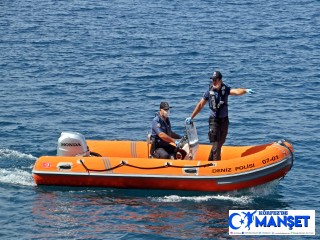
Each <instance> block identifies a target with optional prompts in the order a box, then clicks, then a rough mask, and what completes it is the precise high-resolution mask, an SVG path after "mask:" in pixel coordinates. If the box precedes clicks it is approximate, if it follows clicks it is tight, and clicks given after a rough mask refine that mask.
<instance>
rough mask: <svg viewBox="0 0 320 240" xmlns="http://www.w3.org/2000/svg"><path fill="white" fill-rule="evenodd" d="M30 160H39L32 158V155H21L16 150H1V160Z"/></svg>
mask: <svg viewBox="0 0 320 240" xmlns="http://www.w3.org/2000/svg"><path fill="white" fill-rule="evenodd" d="M2 158H6V159H28V160H36V159H37V158H36V157H34V156H32V155H31V154H25V153H21V152H18V151H15V150H10V149H0V159H2Z"/></svg>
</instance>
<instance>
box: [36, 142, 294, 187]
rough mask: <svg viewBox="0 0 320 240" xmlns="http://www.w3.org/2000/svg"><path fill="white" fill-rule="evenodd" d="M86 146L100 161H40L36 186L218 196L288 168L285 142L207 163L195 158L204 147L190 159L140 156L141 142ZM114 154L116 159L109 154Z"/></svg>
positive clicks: (230, 150)
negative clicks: (221, 192) (175, 192)
mask: <svg viewBox="0 0 320 240" xmlns="http://www.w3.org/2000/svg"><path fill="white" fill-rule="evenodd" d="M88 145H89V147H90V150H92V149H94V150H95V152H99V153H100V154H101V155H103V156H105V157H60V156H43V157H40V158H39V159H38V160H37V161H36V164H35V166H34V169H33V176H34V180H35V182H36V184H38V185H56V186H78V187H107V188H136V189H164V190H188V191H211V192H212V191H213V192H215V191H217V192H220V191H232V190H239V189H243V188H249V187H254V186H258V185H261V184H264V183H267V182H270V181H273V180H276V179H279V178H282V177H284V176H285V175H286V174H287V173H288V172H289V171H290V169H291V167H292V164H293V153H292V152H293V149H292V146H291V145H290V144H289V143H286V144H283V145H281V144H278V143H271V144H265V145H258V146H241V147H223V152H222V160H221V161H212V162H211V161H203V160H201V158H203V157H204V156H207V155H208V154H209V152H210V146H208V145H202V146H201V147H200V148H199V152H198V154H197V156H198V157H197V159H195V160H167V159H152V158H151V159H150V158H146V157H143V156H146V155H147V154H148V153H147V146H146V143H143V142H130V141H125V142H121V141H88ZM116 146H117V147H116ZM126 146H127V147H126ZM117 150H118V154H119V155H121V154H122V155H123V156H122V157H116V156H114V155H116V153H117ZM121 150H123V151H122V153H121Z"/></svg>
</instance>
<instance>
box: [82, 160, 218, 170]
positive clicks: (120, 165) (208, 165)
mask: <svg viewBox="0 0 320 240" xmlns="http://www.w3.org/2000/svg"><path fill="white" fill-rule="evenodd" d="M80 163H81V164H82V166H83V167H84V168H85V169H86V171H88V172H107V171H111V170H114V169H117V168H119V167H122V166H128V167H132V168H138V169H145V170H152V169H160V168H168V167H172V168H199V167H210V166H214V164H213V163H207V164H203V165H197V166H175V165H172V164H171V163H169V162H166V163H165V165H162V166H158V167H139V166H135V165H131V164H129V163H127V162H126V161H121V163H120V164H118V165H117V166H114V167H112V168H106V169H90V168H88V167H87V166H86V165H85V164H84V162H83V161H82V159H80Z"/></svg>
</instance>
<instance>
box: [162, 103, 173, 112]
mask: <svg viewBox="0 0 320 240" xmlns="http://www.w3.org/2000/svg"><path fill="white" fill-rule="evenodd" d="M169 108H172V107H170V106H169V103H167V102H161V103H160V109H165V110H168V109H169Z"/></svg>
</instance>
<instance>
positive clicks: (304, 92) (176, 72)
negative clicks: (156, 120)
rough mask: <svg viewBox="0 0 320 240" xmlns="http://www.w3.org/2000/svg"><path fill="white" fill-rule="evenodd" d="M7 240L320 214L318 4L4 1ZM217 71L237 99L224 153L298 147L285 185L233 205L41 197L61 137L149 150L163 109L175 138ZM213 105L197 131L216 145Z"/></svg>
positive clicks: (211, 200) (0, 146)
mask: <svg viewBox="0 0 320 240" xmlns="http://www.w3.org/2000/svg"><path fill="white" fill-rule="evenodd" d="M0 32H1V35H0V50H1V53H0V101H1V104H0V106H1V107H0V108H1V114H0V127H1V134H0V193H1V198H0V208H1V210H0V216H1V217H0V224H1V226H2V227H1V229H0V238H2V239H215V238H229V235H228V211H229V210H231V209H315V210H316V223H317V224H316V225H317V226H319V217H318V214H317V212H318V211H319V206H320V202H319V199H320V193H319V191H318V189H319V183H320V181H319V177H318V173H319V168H320V167H319V148H320V144H319V130H320V129H319V92H320V89H319V85H320V84H319V82H320V80H319V79H320V67H319V60H320V50H319V38H320V34H319V33H320V2H319V1H316V0H306V1H297V0H290V1H289V0H284V1H275V0H270V1H244V0H238V1H233V0H230V1H191V0H184V1H171V0H159V1H146V0H120V1H119V0H117V1H114V0H110V1H102V0H93V1H87V0H82V1H78V0H73V1H58V0H49V1H39V0H28V1H22V0H16V1H7V0H3V1H1V2H0ZM214 70H220V71H221V72H222V74H223V81H224V82H225V83H227V84H228V85H230V86H231V87H233V88H238V87H240V88H251V89H253V90H254V91H255V93H254V94H252V95H248V94H246V95H244V96H240V97H234V96H231V97H230V98H229V118H230V127H229V134H228V138H227V142H226V145H251V144H261V143H266V142H273V141H278V140H280V139H287V140H289V141H290V142H291V143H292V144H293V147H294V149H295V156H296V158H295V161H294V165H293V168H292V170H291V171H290V172H289V174H288V175H287V176H286V177H285V178H284V179H282V180H281V181H280V182H278V181H275V182H272V183H269V184H266V185H263V186H259V187H256V188H251V189H246V190H242V191H234V192H228V193H199V192H183V191H159V190H154V191H151V190H132V189H131V190H127V189H103V188H69V187H45V186H42V187H39V186H36V185H35V183H34V181H33V178H32V174H31V171H32V167H33V165H34V163H35V161H36V159H37V158H38V157H39V156H42V155H55V154H56V144H57V139H58V137H59V135H60V133H61V132H62V131H76V132H80V133H82V134H84V135H85V137H86V138H87V139H118V140H126V139H130V140H145V139H146V133H147V131H148V130H150V126H151V120H152V118H153V116H154V113H155V112H156V111H157V110H158V108H159V103H160V102H161V101H168V102H169V103H170V105H171V106H173V108H172V111H171V115H170V119H171V122H172V127H173V130H174V131H176V132H177V133H179V134H183V131H184V130H183V124H184V119H185V118H186V117H188V116H189V115H190V114H191V112H192V111H193V109H194V107H195V105H196V103H197V102H198V101H199V100H200V99H201V97H202V94H203V92H204V91H205V90H206V89H207V88H208V85H209V83H210V79H209V77H210V74H212V72H213V71H214ZM208 115H209V110H208V106H205V107H204V109H203V110H202V112H201V113H200V114H198V116H197V117H196V119H195V121H196V124H197V129H198V134H199V139H200V142H201V143H208V138H207V131H208Z"/></svg>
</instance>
